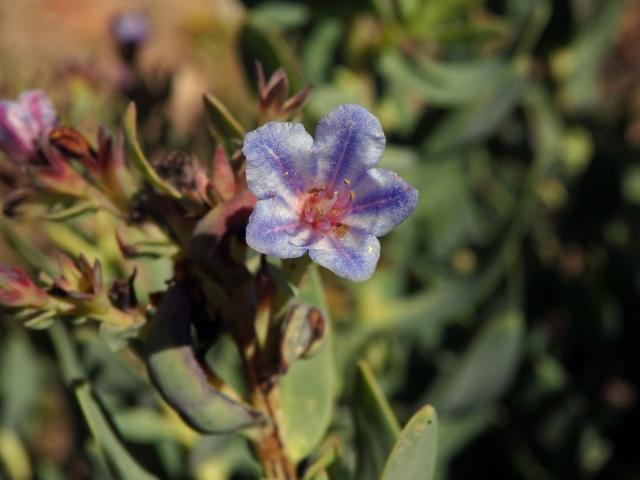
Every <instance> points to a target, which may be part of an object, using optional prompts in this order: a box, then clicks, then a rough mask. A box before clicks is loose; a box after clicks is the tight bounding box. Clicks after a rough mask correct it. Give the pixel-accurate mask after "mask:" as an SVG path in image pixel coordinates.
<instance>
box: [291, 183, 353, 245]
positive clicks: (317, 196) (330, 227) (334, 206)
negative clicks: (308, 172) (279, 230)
mask: <svg viewBox="0 0 640 480" xmlns="http://www.w3.org/2000/svg"><path fill="white" fill-rule="evenodd" d="M350 183H351V182H350V181H349V179H347V178H345V180H344V185H343V186H341V187H340V188H338V189H337V190H333V191H329V190H328V189H327V188H326V187H314V188H311V189H310V190H309V191H308V192H307V194H306V196H305V198H304V201H303V203H302V209H301V211H300V221H301V222H302V223H305V224H307V225H309V226H310V227H311V228H312V229H313V230H315V231H317V232H319V233H329V232H333V233H334V234H336V235H337V236H338V237H339V238H342V237H344V235H345V234H346V233H347V231H348V230H349V226H348V225H345V224H344V223H342V219H343V218H344V217H346V216H347V215H348V214H349V212H350V211H351V204H352V203H353V199H354V198H355V193H354V192H353V191H350V190H349V184H350Z"/></svg>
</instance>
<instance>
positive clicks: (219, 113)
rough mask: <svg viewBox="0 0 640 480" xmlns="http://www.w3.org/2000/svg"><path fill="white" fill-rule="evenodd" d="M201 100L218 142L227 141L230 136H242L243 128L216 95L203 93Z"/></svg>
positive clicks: (239, 137) (240, 137)
mask: <svg viewBox="0 0 640 480" xmlns="http://www.w3.org/2000/svg"><path fill="white" fill-rule="evenodd" d="M202 100H203V101H204V111H205V113H206V115H207V119H208V120H209V124H210V125H211V128H212V129H213V133H214V136H215V137H216V139H217V140H218V141H219V142H223V143H227V142H229V140H231V139H232V138H238V139H242V138H244V135H245V133H246V132H245V130H244V128H242V126H241V125H240V122H238V120H236V118H235V117H234V116H233V115H232V114H231V112H230V111H229V109H228V108H227V107H226V106H225V104H224V103H222V102H221V101H220V99H219V98H218V97H216V96H215V95H212V94H210V93H205V94H204V96H203V97H202Z"/></svg>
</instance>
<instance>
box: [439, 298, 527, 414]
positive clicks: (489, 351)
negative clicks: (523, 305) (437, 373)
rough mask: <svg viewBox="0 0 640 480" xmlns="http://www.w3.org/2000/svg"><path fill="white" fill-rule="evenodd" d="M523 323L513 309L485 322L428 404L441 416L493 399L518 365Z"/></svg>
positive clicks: (445, 375)
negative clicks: (434, 407) (430, 403)
mask: <svg viewBox="0 0 640 480" xmlns="http://www.w3.org/2000/svg"><path fill="white" fill-rule="evenodd" d="M523 335H524V320H523V318H522V314H521V312H519V311H517V310H513V309H509V310H506V311H504V312H503V313H502V314H500V315H499V316H497V317H496V318H494V319H493V320H492V321H491V322H489V323H488V324H487V325H486V326H485V327H484V328H483V329H482V330H481V332H480V333H479V335H478V336H477V337H476V338H475V339H474V341H473V342H472V344H471V345H470V346H469V348H468V349H467V351H466V352H465V353H464V354H463V356H462V358H461V359H460V360H459V361H458V362H457V365H456V366H455V368H452V369H450V370H447V371H446V372H443V374H442V375H441V377H439V378H438V379H437V380H436V382H435V385H434V387H433V388H432V390H431V392H432V393H431V394H430V395H429V396H428V398H429V399H430V401H432V402H433V404H434V405H436V407H437V408H438V411H439V412H440V413H441V414H443V413H445V412H446V413H455V412H465V411H469V410H472V409H476V408H481V407H483V406H486V405H487V404H489V403H491V402H493V401H494V400H496V399H497V398H498V397H499V396H500V395H501V394H502V393H503V392H504V391H505V389H506V388H507V387H508V386H509V383H510V382H511V379H512V377H513V374H514V373H515V371H516V368H517V367H518V364H519V359H520V354H521V347H522V338H523Z"/></svg>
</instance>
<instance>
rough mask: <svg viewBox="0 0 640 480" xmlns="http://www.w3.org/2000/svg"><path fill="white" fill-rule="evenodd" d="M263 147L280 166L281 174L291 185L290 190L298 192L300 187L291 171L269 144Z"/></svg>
mask: <svg viewBox="0 0 640 480" xmlns="http://www.w3.org/2000/svg"><path fill="white" fill-rule="evenodd" d="M265 148H266V149H267V153H268V154H269V155H270V156H271V158H273V159H274V160H275V162H276V163H277V164H278V168H280V170H281V171H282V175H283V176H284V178H285V181H286V182H287V183H288V184H289V186H290V187H291V190H292V191H293V192H294V193H300V187H299V186H298V185H297V184H296V182H295V179H294V178H293V175H292V172H290V171H289V170H288V169H287V167H286V166H285V164H284V162H283V161H282V159H281V158H280V156H279V155H278V154H277V153H276V152H275V151H274V150H273V149H272V148H271V147H270V146H268V145H265Z"/></svg>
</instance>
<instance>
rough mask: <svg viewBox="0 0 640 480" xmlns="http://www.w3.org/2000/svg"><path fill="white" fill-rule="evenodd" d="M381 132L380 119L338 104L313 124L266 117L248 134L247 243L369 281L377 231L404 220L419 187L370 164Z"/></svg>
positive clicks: (380, 145) (382, 232) (375, 255)
mask: <svg viewBox="0 0 640 480" xmlns="http://www.w3.org/2000/svg"><path fill="white" fill-rule="evenodd" d="M384 144H385V137H384V133H383V131H382V127H381V125H380V122H379V121H378V119H377V118H376V117H375V116H373V115H372V114H371V113H370V112H369V111H367V110H366V109H364V108H363V107H360V106H358V105H341V106H340V107H338V108H336V109H335V110H333V111H332V112H331V113H329V115H327V116H326V117H324V118H323V119H322V120H320V122H319V123H318V127H317V129H316V136H315V140H314V139H312V138H311V136H310V135H309V134H308V133H307V132H306V131H305V129H304V127H303V126H302V125H301V124H299V123H284V122H271V123H268V124H266V125H264V126H263V127H260V128H259V129H257V130H254V131H252V132H250V133H248V134H247V136H246V137H245V141H244V147H243V153H244V155H245V156H246V158H247V164H246V175H247V183H248V185H249V189H250V190H251V191H252V192H253V193H254V194H255V195H256V197H257V198H258V202H257V204H256V207H255V210H254V211H253V213H252V214H251V217H250V218H249V225H248V226H247V243H248V244H249V246H250V247H252V248H253V249H254V250H257V251H258V252H261V253H265V254H269V255H274V256H276V257H280V258H295V257H300V256H302V255H304V254H305V253H306V252H309V255H310V257H311V259H312V260H314V261H315V262H317V263H319V264H320V265H322V266H324V267H326V268H328V269H329V270H331V271H332V272H334V273H335V274H337V275H339V276H341V277H344V278H347V279H349V280H352V281H363V280H367V279H368V278H369V277H371V275H372V274H373V271H374V270H375V267H376V264H377V262H378V258H379V256H380V243H379V242H378V239H377V238H376V237H380V236H382V235H385V234H387V233H389V232H390V231H391V230H392V229H393V228H394V227H395V226H396V225H398V224H399V223H401V222H402V221H403V220H405V219H406V218H407V217H408V216H409V214H410V213H411V212H412V211H413V210H414V208H415V207H416V205H417V202H418V192H417V190H416V189H415V188H413V187H412V186H411V185H409V184H408V183H407V182H405V181H404V180H403V179H401V178H400V177H399V176H398V175H396V174H395V173H394V172H392V171H389V170H385V169H382V168H373V167H374V165H375V164H377V163H378V161H379V160H380V158H381V157H382V152H383V150H384Z"/></svg>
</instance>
